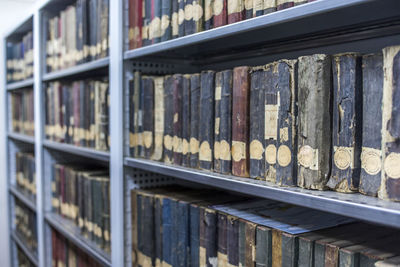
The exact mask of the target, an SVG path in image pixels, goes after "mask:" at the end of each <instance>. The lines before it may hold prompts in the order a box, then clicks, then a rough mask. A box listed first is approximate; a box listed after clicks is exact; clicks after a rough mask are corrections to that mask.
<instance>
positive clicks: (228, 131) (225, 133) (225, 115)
mask: <svg viewBox="0 0 400 267" xmlns="http://www.w3.org/2000/svg"><path fill="white" fill-rule="evenodd" d="M221 73H222V84H221V104H220V107H221V119H220V123H219V159H220V165H221V173H224V174H229V173H231V171H232V160H231V158H232V157H231V141H232V86H233V74H232V70H224V71H222V72H221ZM218 93H219V92H218Z"/></svg>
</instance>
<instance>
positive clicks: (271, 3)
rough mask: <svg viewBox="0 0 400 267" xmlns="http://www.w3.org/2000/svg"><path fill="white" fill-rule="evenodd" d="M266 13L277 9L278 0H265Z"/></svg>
mask: <svg viewBox="0 0 400 267" xmlns="http://www.w3.org/2000/svg"><path fill="white" fill-rule="evenodd" d="M263 8H264V15H266V14H269V13H272V12H275V11H276V0H264V5H263Z"/></svg>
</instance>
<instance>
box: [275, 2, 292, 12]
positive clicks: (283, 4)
mask: <svg viewBox="0 0 400 267" xmlns="http://www.w3.org/2000/svg"><path fill="white" fill-rule="evenodd" d="M293 6H294V0H276V9H277V10H282V9H286V8H289V7H293Z"/></svg>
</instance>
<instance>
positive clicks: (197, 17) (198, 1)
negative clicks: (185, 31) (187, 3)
mask: <svg viewBox="0 0 400 267" xmlns="http://www.w3.org/2000/svg"><path fill="white" fill-rule="evenodd" d="M203 6H204V0H193V21H194V32H195V33H196V32H201V31H203V30H204V12H203V9H204V8H203Z"/></svg>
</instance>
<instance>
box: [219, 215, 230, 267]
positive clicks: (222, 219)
mask: <svg viewBox="0 0 400 267" xmlns="http://www.w3.org/2000/svg"><path fill="white" fill-rule="evenodd" d="M227 226H228V218H227V215H226V214H224V213H218V214H217V235H218V237H217V242H218V252H217V258H218V266H226V264H227V261H228V251H227V245H228V240H227Z"/></svg>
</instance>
